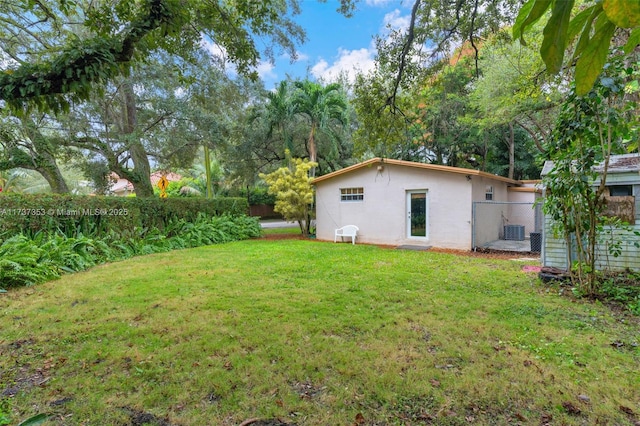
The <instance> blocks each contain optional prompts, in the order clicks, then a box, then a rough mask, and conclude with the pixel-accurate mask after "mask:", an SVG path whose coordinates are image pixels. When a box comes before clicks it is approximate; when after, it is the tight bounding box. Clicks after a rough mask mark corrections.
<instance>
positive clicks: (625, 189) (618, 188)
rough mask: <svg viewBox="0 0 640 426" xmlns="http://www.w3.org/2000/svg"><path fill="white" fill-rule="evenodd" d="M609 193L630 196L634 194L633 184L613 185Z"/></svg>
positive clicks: (612, 195)
mask: <svg viewBox="0 0 640 426" xmlns="http://www.w3.org/2000/svg"><path fill="white" fill-rule="evenodd" d="M609 195H610V196H611V197H629V196H631V195H633V189H632V187H631V185H612V186H610V187H609Z"/></svg>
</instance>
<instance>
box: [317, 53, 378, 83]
mask: <svg viewBox="0 0 640 426" xmlns="http://www.w3.org/2000/svg"><path fill="white" fill-rule="evenodd" d="M374 56H375V51H374V49H373V48H368V49H367V48H362V49H356V50H346V49H342V48H340V49H338V58H337V60H336V61H335V62H333V64H331V65H329V63H328V62H327V61H326V60H324V59H321V60H320V61H318V63H316V64H315V65H314V66H313V67H312V68H311V74H312V75H313V76H314V77H316V78H317V79H319V80H324V81H335V80H337V79H338V78H339V77H340V76H341V75H346V76H347V78H348V79H349V81H354V80H355V77H356V75H357V74H358V73H363V72H367V71H370V70H372V69H373V68H374V67H375V62H374Z"/></svg>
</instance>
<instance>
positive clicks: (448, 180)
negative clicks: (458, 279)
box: [316, 164, 506, 250]
mask: <svg viewBox="0 0 640 426" xmlns="http://www.w3.org/2000/svg"><path fill="white" fill-rule="evenodd" d="M473 179H476V177H475V176H474V177H473ZM359 187H362V188H364V200H363V201H351V202H341V201H340V188H359ZM411 190H426V191H427V212H428V219H427V230H428V231H427V234H428V235H427V238H409V237H408V236H407V234H408V232H407V221H408V219H407V201H406V200H407V191H411ZM482 191H483V192H482V197H483V199H484V187H483V189H482ZM505 191H506V189H505ZM471 195H472V181H469V180H468V179H467V178H466V176H465V175H464V174H458V173H449V172H443V171H436V170H426V169H419V168H411V167H402V166H398V165H392V164H385V165H384V167H383V170H378V168H377V166H376V165H372V166H371V167H363V168H360V169H357V170H354V171H352V172H349V173H345V174H342V175H339V176H335V177H333V178H331V179H328V180H325V181H321V182H318V183H317V185H316V236H317V238H318V239H320V240H333V237H334V231H335V229H336V228H339V227H342V226H344V225H356V226H358V228H359V229H360V231H359V233H358V239H359V241H362V242H366V243H374V244H389V245H401V244H411V245H424V246H434V247H442V248H453V249H462V250H470V249H471Z"/></svg>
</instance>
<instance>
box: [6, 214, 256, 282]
mask: <svg viewBox="0 0 640 426" xmlns="http://www.w3.org/2000/svg"><path fill="white" fill-rule="evenodd" d="M261 234H262V229H261V227H260V223H259V222H258V220H257V219H256V218H251V217H247V216H243V215H240V216H230V215H222V216H215V217H209V216H206V215H204V214H199V215H197V216H196V218H195V219H194V220H193V221H187V220H185V219H174V220H170V221H169V222H168V223H167V225H166V227H165V229H164V230H162V231H161V230H160V229H158V228H151V229H140V228H135V229H133V230H132V231H131V232H120V233H116V232H115V231H113V230H111V231H110V232H109V233H107V234H104V235H96V236H94V237H91V238H90V237H86V236H82V235H79V236H75V237H74V236H67V235H64V234H62V233H45V232H38V233H36V234H35V235H34V236H33V237H31V238H30V237H27V236H25V235H22V234H21V235H15V236H13V237H10V238H7V239H6V240H4V241H1V244H0V283H2V285H3V286H5V287H7V288H11V287H20V286H25V285H34V284H38V283H41V282H44V281H49V280H53V279H56V278H59V277H60V275H61V274H63V273H73V272H78V271H83V270H86V269H88V268H90V267H92V266H95V265H97V264H100V263H104V262H110V261H116V260H121V259H126V258H129V257H132V256H137V255H146V254H152V253H160V252H166V251H170V250H176V249H183V248H189V247H199V246H203V245H210V244H221V243H227V242H231V241H238V240H244V239H249V238H257V237H259V236H260V235H261ZM0 235H1V234H0Z"/></svg>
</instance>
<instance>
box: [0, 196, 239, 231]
mask: <svg viewBox="0 0 640 426" xmlns="http://www.w3.org/2000/svg"><path fill="white" fill-rule="evenodd" d="M248 209H249V206H248V204H247V200H246V199H244V198H228V197H227V198H217V199H213V200H207V199H205V198H196V197H193V198H167V199H159V198H138V197H132V198H123V197H87V196H72V195H55V194H39V195H22V194H2V195H0V215H1V216H2V217H3V218H5V219H7V218H8V219H10V220H2V222H0V234H8V235H15V234H18V233H22V232H24V233H27V234H29V235H34V234H35V233H37V232H39V231H41V232H47V233H55V232H61V233H63V234H65V235H80V234H82V235H98V234H106V233H110V232H114V233H116V234H119V233H131V232H133V231H134V230H135V229H152V228H159V229H163V228H164V227H165V226H166V225H167V224H168V223H169V222H170V221H173V220H179V219H184V220H186V221H194V220H196V218H197V217H198V216H199V215H200V214H204V215H205V216H209V217H211V216H219V215H224V214H229V215H234V216H235V215H243V214H247V213H248V211H249V210H248Z"/></svg>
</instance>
